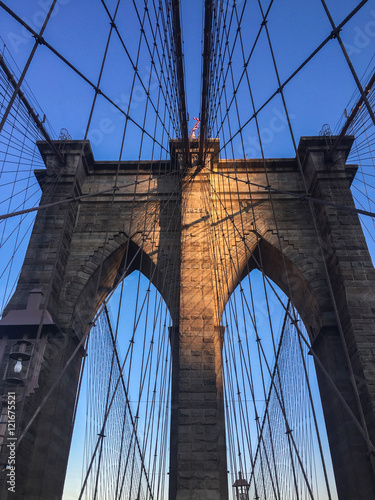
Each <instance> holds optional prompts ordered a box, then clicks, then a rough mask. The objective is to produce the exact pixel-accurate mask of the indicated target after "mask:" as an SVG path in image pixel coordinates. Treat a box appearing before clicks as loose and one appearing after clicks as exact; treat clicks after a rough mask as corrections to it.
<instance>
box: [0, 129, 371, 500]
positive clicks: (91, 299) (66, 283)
mask: <svg viewBox="0 0 375 500" xmlns="http://www.w3.org/2000/svg"><path fill="white" fill-rule="evenodd" d="M351 144H352V138H350V137H347V138H345V139H344V140H343V141H342V142H341V146H340V151H339V153H340V155H339V157H340V158H341V159H344V160H343V161H338V162H336V163H334V164H332V163H330V164H328V163H326V160H325V152H326V150H327V144H326V142H325V138H320V137H308V138H302V139H301V141H300V145H299V149H298V156H299V159H300V162H301V164H302V168H303V173H304V177H305V180H306V183H307V188H308V192H309V193H310V195H311V196H312V197H313V198H316V199H319V200H322V202H323V203H321V204H319V203H314V204H313V205H312V206H313V213H314V217H311V211H310V207H309V201H308V199H306V198H303V197H301V196H299V195H303V194H304V193H305V185H304V183H303V182H302V177H301V172H300V171H299V168H298V164H297V161H296V158H288V159H276V160H275V159H272V160H265V161H263V160H230V161H223V160H219V158H218V151H219V141H218V140H216V139H210V140H208V141H207V142H206V155H205V165H204V168H202V169H200V170H196V171H194V166H192V167H191V172H194V175H189V173H188V175H185V176H182V174H181V171H179V167H178V166H179V162H178V159H179V157H180V154H181V147H182V145H181V143H180V142H179V141H171V160H170V161H165V162H153V161H150V162H147V161H143V162H141V163H139V162H123V163H121V165H120V168H119V171H118V179H119V180H118V186H122V187H121V188H120V189H116V190H114V189H113V186H114V179H115V177H116V171H117V164H116V163H115V162H113V163H111V162H98V161H95V160H94V157H93V154H92V151H91V147H90V144H89V143H88V142H82V141H67V142H66V144H65V149H64V155H65V159H66V165H65V166H63V167H62V166H61V165H60V164H59V163H58V160H57V158H56V157H55V155H54V153H53V151H52V150H51V148H50V147H49V146H48V145H47V143H44V142H42V143H39V149H40V151H41V154H42V157H43V159H44V162H45V165H46V170H40V171H36V176H37V179H38V180H39V182H40V184H41V186H42V189H43V196H42V201H41V205H47V204H51V205H49V208H47V209H44V210H40V211H39V212H38V215H37V218H36V221H35V225H34V229H33V232H32V235H31V238H30V243H29V247H28V250H27V254H26V258H25V261H24V264H23V267H22V271H21V275H20V278H19V282H18V286H17V289H16V291H15V293H14V295H13V297H12V299H11V301H10V302H9V304H8V306H7V309H6V311H5V314H4V317H3V319H2V320H1V322H0V329H1V341H0V370H1V396H2V398H3V400H2V401H3V409H2V419H1V424H0V425H1V426H2V427H1V428H2V432H1V435H2V436H3V437H2V447H1V457H0V458H1V463H2V464H7V460H8V457H9V448H8V447H7V445H8V444H9V443H10V441H9V440H8V439H9V435H7V434H5V429H6V426H7V423H8V422H9V415H8V413H7V411H8V406H7V405H8V404H9V394H11V397H12V398H13V397H14V401H15V418H16V422H17V433H18V434H17V435H18V437H20V435H22V433H23V430H24V429H25V426H26V425H28V430H27V432H25V433H24V436H23V437H22V441H21V442H20V444H19V445H18V447H17V449H16V452H15V453H16V488H17V490H16V491H17V493H16V495H17V496H16V497H14V495H13V496H12V493H9V498H27V499H28V500H36V499H46V500H47V499H48V500H55V499H59V498H61V495H62V489H63V484H64V478H65V471H66V464H67V459H68V454H69V447H70V440H71V433H72V415H73V410H74V405H75V398H76V391H77V385H78V379H79V372H80V368H81V360H82V357H83V355H84V350H83V347H82V339H84V338H85V335H86V334H87V332H88V330H89V329H90V325H91V322H92V320H93V318H94V316H95V313H96V311H97V310H98V308H99V307H100V304H101V303H102V302H103V300H104V299H105V297H106V296H107V295H108V294H109V292H110V291H111V290H112V289H113V287H114V286H115V285H116V284H117V283H118V282H119V280H121V279H122V278H123V276H124V275H126V274H127V273H129V272H131V271H133V270H134V269H139V270H140V271H141V272H142V273H144V274H145V275H146V276H147V277H149V278H150V279H151V280H152V282H153V283H154V285H155V286H156V287H157V289H158V290H159V291H160V292H161V294H162V296H163V298H164V300H165V301H166V303H167V305H168V307H169V310H170V313H171V316H172V320H173V327H171V328H170V341H171V349H172V355H173V374H172V417H171V418H172V420H171V443H170V450H171V451H170V493H169V496H170V500H188V499H207V500H210V499H212V500H218V499H220V500H226V499H227V496H228V484H227V464H226V442H225V419H224V401H223V386H222V360H221V348H222V343H223V339H224V336H225V331H224V328H223V327H222V326H220V319H221V315H222V313H223V310H224V307H225V304H226V301H227V299H228V297H229V296H230V294H231V293H232V292H233V291H234V289H235V287H236V286H237V285H238V284H239V283H240V281H241V280H242V279H243V278H244V276H246V274H248V273H249V272H251V270H252V269H255V268H260V267H261V268H262V270H263V272H264V273H265V274H266V275H267V276H268V277H269V278H270V279H271V280H273V281H274V282H275V283H276V284H277V285H278V286H279V287H280V288H281V289H282V290H283V291H284V292H285V293H286V294H287V295H288V296H289V298H290V299H291V301H292V303H293V304H294V306H295V307H296V308H297V310H298V312H299V314H300V316H301V318H302V320H303V322H304V324H305V326H306V329H307V331H308V332H309V335H310V342H311V346H312V351H313V352H314V354H315V356H316V360H317V374H318V381H319V387H320V393H321V397H322V404H323V410H324V416H325V420H326V426H327V432H328V438H329V444H330V448H331V454H332V460H333V465H334V471H335V478H336V483H337V489H338V494H339V498H340V500H345V499H353V498H356V499H363V500H365V499H366V500H368V499H369V498H374V497H375V475H374V468H373V456H374V455H373V452H374V448H373V445H372V443H374V442H375V408H374V405H375V371H374V368H373V367H374V352H375V337H374V310H375V305H374V299H373V297H375V285H374V283H375V282H374V280H375V273H374V269H373V266H372V262H371V258H370V256H369V253H368V250H367V247H366V243H365V239H364V236H363V233H362V229H361V226H360V222H359V220H358V216H357V214H356V213H354V212H351V211H347V210H344V209H342V208H340V207H348V206H349V207H354V203H353V201H352V197H351V194H350V184H351V182H352V180H353V177H354V175H355V171H356V169H355V167H353V166H346V165H345V159H346V158H347V156H348V153H349V150H350V147H351ZM190 150H191V151H190V152H191V155H192V158H193V160H194V157H195V155H196V153H197V152H198V143H197V141H194V140H191V141H190ZM265 169H266V171H267V175H268V178H266V176H265ZM223 173H225V175H226V182H225V183H223V182H222V174H223ZM56 174H58V181H57V182H56ZM238 179H240V180H242V181H243V182H240V183H239V182H238ZM249 182H251V183H252V184H251V185H252V187H251V196H250V190H249V185H250V184H249ZM52 185H54V187H53V189H52ZM264 186H272V188H273V189H274V190H276V191H274V192H273V195H272V200H271V199H270V195H269V190H267V189H264ZM233 193H235V194H236V196H233ZM82 195H88V196H87V197H82ZM72 196H73V197H77V198H76V199H74V200H73V201H71V202H70V203H62V204H61V203H60V204H59V203H56V204H54V203H55V202H59V201H61V200H63V199H66V198H67V197H72ZM229 199H231V203H230V204H229V203H227V201H228V200H229ZM134 208H136V210H134ZM275 213H276V214H277V224H276V221H275V217H274V214H275ZM149 220H152V221H156V220H157V224H155V223H153V226H152V227H148V226H147V221H149ZM224 225H225V235H226V236H225V238H224V237H223V236H222V234H224V231H221V228H224ZM238 228H240V230H238ZM228 244H229V245H230V246H236V249H237V250H236V251H237V255H238V259H237V265H236V266H233V263H232V262H230V258H229V253H228V251H227V250H226V246H227V245H228ZM322 249H323V255H322V253H321V250H322ZM217 251H220V255H222V256H223V258H222V259H221V264H220V267H217V266H216V265H215V264H214V263H215V262H217V259H215V252H217ZM171 270H172V272H171ZM224 276H225V280H226V282H225V287H224V288H223V287H221V288H220V289H221V290H223V289H224V290H225V293H224V294H223V293H221V294H220V295H219V294H218V293H217V292H218V289H219V285H218V283H219V282H220V281H221V280H222V279H223V277H224ZM19 361H21V369H20V370H19V366H20V365H18V368H17V370H18V371H17V370H15V365H16V364H17V363H18V362H19ZM322 367H323V370H322ZM335 387H336V388H338V389H339V392H340V394H341V398H340V397H338V395H337V391H336V389H335ZM13 395H14V396H13ZM343 400H344V402H345V403H344V404H343ZM348 410H349V411H348ZM7 418H8V422H7ZM31 418H32V420H31V421H30V419H31ZM8 472H9V469H6V470H4V471H3V472H2V479H1V480H2V483H1V498H8V497H7V494H8V493H7V489H8V484H7V479H8V478H7V477H6V476H7V474H8Z"/></svg>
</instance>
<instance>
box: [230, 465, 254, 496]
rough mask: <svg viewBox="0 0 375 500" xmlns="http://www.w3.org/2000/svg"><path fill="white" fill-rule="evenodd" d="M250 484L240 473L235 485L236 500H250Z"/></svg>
mask: <svg viewBox="0 0 375 500" xmlns="http://www.w3.org/2000/svg"><path fill="white" fill-rule="evenodd" d="M249 487H250V484H249V483H248V482H247V481H246V479H244V478H243V477H242V473H241V471H239V473H238V479H236V481H235V482H234V483H233V488H235V490H236V500H249Z"/></svg>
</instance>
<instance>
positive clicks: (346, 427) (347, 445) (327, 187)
mask: <svg viewBox="0 0 375 500" xmlns="http://www.w3.org/2000/svg"><path fill="white" fill-rule="evenodd" d="M352 140H353V139H352V138H350V137H346V138H344V139H343V141H342V143H341V146H340V148H339V150H338V151H337V152H336V155H335V158H334V161H333V162H330V163H327V162H326V153H327V150H328V149H329V144H326V142H325V138H304V139H302V140H301V143H300V152H301V153H302V155H301V157H302V160H303V168H304V172H305V176H306V179H307V183H308V188H309V191H310V192H311V195H312V196H313V197H315V198H321V199H323V200H325V201H327V202H329V203H332V204H335V205H336V206H330V205H318V204H316V205H314V212H315V218H316V221H317V226H318V232H319V236H320V240H321V244H322V246H323V248H324V262H325V264H326V268H327V272H325V271H324V269H323V268H322V277H323V278H324V279H325V280H326V282H327V284H329V285H330V286H331V293H330V301H326V302H325V304H323V303H322V307H323V311H322V312H323V318H322V328H321V329H320V331H316V332H314V334H315V341H314V342H313V350H314V351H315V352H316V353H317V355H318V357H319V359H320V361H321V362H322V364H323V366H324V367H325V369H326V370H327V371H328V373H329V374H330V376H331V378H332V380H333V381H334V382H335V384H336V386H337V388H338V389H339V391H340V393H341V394H342V396H343V397H344V399H345V401H346V403H347V404H348V406H349V407H350V409H351V411H352V412H353V414H354V415H355V416H356V418H357V420H358V421H359V422H360V424H361V425H362V426H363V428H364V433H365V434H366V433H368V438H369V439H367V440H366V439H365V438H364V437H363V435H362V434H361V432H360V431H359V430H358V428H357V427H356V425H355V424H354V422H353V419H352V418H351V417H350V416H349V415H348V413H347V411H346V410H345V408H344V407H343V405H342V403H341V402H340V401H339V399H338V396H337V394H336V393H335V391H334V390H332V387H331V386H330V384H329V382H327V378H326V377H324V375H322V373H321V370H320V369H319V367H317V374H318V379H319V387H320V392H321V396H322V405H323V410H324V415H325V419H326V425H327V432H328V439H329V443H330V447H331V455H332V461H333V467H334V472H335V477H336V484H337V490H338V495H339V498H340V500H349V499H353V498H355V499H358V500H359V499H362V500H365V499H370V498H375V468H374V465H375V462H374V459H375V457H374V448H373V444H374V443H375V368H374V367H375V335H374V332H375V317H374V316H375V315H374V313H375V271H374V268H373V265H372V262H371V257H370V255H369V252H368V249H367V245H366V241H365V238H364V235H363V231H362V228H361V225H360V221H359V218H358V215H357V214H356V213H355V212H354V211H353V212H350V211H348V210H347V208H352V209H354V208H355V205H354V202H353V198H352V196H351V192H350V184H351V181H352V180H353V177H354V174H355V171H356V168H355V167H353V166H346V165H345V161H346V158H347V155H348V153H349V150H350V146H351V144H352ZM327 274H328V279H327ZM335 307H336V311H337V312H335ZM363 421H365V424H364V425H363Z"/></svg>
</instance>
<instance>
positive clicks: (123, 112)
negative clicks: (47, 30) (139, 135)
mask: <svg viewBox="0 0 375 500" xmlns="http://www.w3.org/2000/svg"><path fill="white" fill-rule="evenodd" d="M0 7H2V8H3V9H4V10H5V11H6V12H8V14H10V15H11V16H12V17H13V18H14V19H15V20H16V21H18V22H19V23H20V24H21V25H22V26H23V27H24V28H26V29H27V30H28V31H29V32H30V33H31V34H32V36H33V37H34V38H36V40H37V41H38V43H39V44H41V45H45V46H46V47H47V48H48V49H49V50H50V51H51V52H53V53H54V54H55V55H56V56H57V57H58V58H59V59H60V60H61V61H63V62H64V63H65V64H66V65H67V66H68V67H69V68H70V69H72V70H73V71H74V72H75V73H76V74H77V75H78V76H79V77H80V78H82V79H83V80H84V81H85V82H86V83H87V84H88V85H90V87H92V88H93V89H94V90H95V92H96V93H97V94H98V95H101V96H103V98H104V99H105V100H106V101H108V102H109V103H110V104H111V105H112V106H113V107H114V108H115V109H116V110H118V111H120V113H121V114H123V115H124V116H125V117H126V118H127V119H128V120H129V121H131V122H132V123H133V124H134V125H135V126H136V127H137V128H138V129H140V130H141V131H142V132H143V133H144V134H146V135H147V136H148V137H149V138H150V139H151V140H152V141H153V142H155V143H156V144H158V146H160V147H161V148H162V149H163V150H164V151H166V152H167V153H169V151H168V150H167V149H166V148H165V147H164V146H163V145H162V144H160V143H159V142H158V141H157V140H156V139H155V137H153V135H152V134H150V133H149V132H147V130H145V129H144V128H143V127H142V126H141V125H139V123H138V122H137V120H135V119H134V118H132V117H131V116H130V115H129V114H128V113H126V112H125V111H124V110H123V109H122V108H121V106H119V105H118V104H116V103H115V101H113V99H111V98H110V97H109V96H108V95H107V94H106V93H105V92H104V91H102V90H101V89H100V88H98V86H97V85H95V83H93V82H92V81H91V80H90V79H89V78H88V77H87V76H85V75H84V74H83V73H82V72H81V71H80V70H79V69H78V68H76V66H74V64H72V63H71V62H69V61H68V60H67V59H66V58H65V57H64V56H63V55H62V54H60V52H58V51H57V50H56V49H55V48H54V47H53V46H52V45H50V44H49V43H48V42H47V41H46V40H45V39H44V38H43V37H41V36H40V35H38V33H36V32H35V31H34V30H33V29H32V28H31V26H29V25H28V24H27V23H26V22H25V21H23V20H22V19H21V18H20V17H19V16H18V15H17V14H16V13H15V12H14V11H12V10H11V9H10V8H9V7H8V6H7V5H5V4H4V2H2V1H0Z"/></svg>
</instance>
